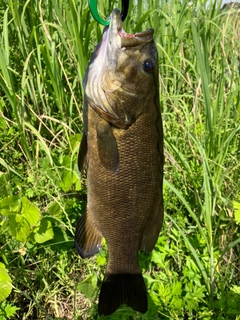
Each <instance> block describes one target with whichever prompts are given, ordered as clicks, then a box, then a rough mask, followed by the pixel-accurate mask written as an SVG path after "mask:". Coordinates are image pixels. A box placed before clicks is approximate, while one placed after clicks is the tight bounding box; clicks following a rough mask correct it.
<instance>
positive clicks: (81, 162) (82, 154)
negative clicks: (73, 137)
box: [78, 132, 87, 173]
mask: <svg viewBox="0 0 240 320" xmlns="http://www.w3.org/2000/svg"><path fill="white" fill-rule="evenodd" d="M86 162H87V136H86V133H85V132H83V136H82V140H81V143H80V147H79V152H78V169H79V171H80V172H81V173H82V172H83V168H84V166H85V165H86Z"/></svg>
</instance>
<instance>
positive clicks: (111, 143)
mask: <svg viewBox="0 0 240 320" xmlns="http://www.w3.org/2000/svg"><path fill="white" fill-rule="evenodd" d="M97 145H98V154H99V158H100V160H101V162H102V165H103V166H104V167H105V169H106V170H108V171H113V172H116V171H118V168H119V154H118V147H117V141H116V139H115V137H114V135H113V132H112V128H111V126H110V124H109V123H108V122H106V121H105V120H103V119H102V120H100V121H99V123H98V126H97Z"/></svg>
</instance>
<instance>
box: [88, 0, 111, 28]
mask: <svg viewBox="0 0 240 320" xmlns="http://www.w3.org/2000/svg"><path fill="white" fill-rule="evenodd" d="M88 5H89V8H90V11H91V13H92V16H93V18H94V19H95V20H96V21H97V22H98V23H100V24H102V25H103V26H109V24H110V20H103V19H102V18H101V17H100V16H99V14H98V9H97V0H88Z"/></svg>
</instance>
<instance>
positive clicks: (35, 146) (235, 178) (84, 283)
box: [0, 0, 240, 320]
mask: <svg viewBox="0 0 240 320" xmlns="http://www.w3.org/2000/svg"><path fill="white" fill-rule="evenodd" d="M116 6H119V7H120V5H119V3H118V2H117V1H99V11H100V12H101V13H102V15H104V14H105V15H108V14H109V13H110V12H111V10H112V8H113V7H116ZM219 6H220V4H216V3H211V4H209V5H208V6H207V5H206V3H205V2H204V1H194V2H193V3H188V2H187V1H185V0H183V1H181V2H179V1H177V0H170V1H168V2H165V1H163V0H160V1H155V0H150V1H140V0H139V1H133V0H132V1H130V11H129V16H128V18H127V19H126V21H125V23H124V25H125V26H124V28H125V30H126V31H127V32H136V31H142V30H145V29H147V28H149V27H154V29H155V41H156V44H157V48H158V51H159V77H160V95H161V107H162V113H163V121H164V132H165V156H166V164H165V181H164V199H165V223H164V228H163V230H162V232H161V234H160V236H159V239H158V242H157V244H156V246H155V249H154V250H153V252H152V254H151V255H150V256H149V255H146V254H144V253H140V254H139V261H140V265H141V268H142V270H143V272H144V279H145V281H146V284H147V288H148V292H149V311H148V312H147V313H146V314H145V315H141V314H137V313H135V312H134V311H132V310H131V309H128V308H126V307H124V306H123V307H122V308H121V309H119V310H118V311H117V312H116V313H115V314H114V315H113V316H111V319H116V320H117V319H236V320H237V319H240V312H239V304H240V286H239V283H240V272H239V268H240V261H239V256H240V247H239V242H240V205H239V203H240V192H239V181H240V179H239V172H240V168H239V166H240V165H239V159H240V139H239V136H240V97H239V95H240V78H239V56H238V53H239V43H240V42H239V40H238V39H237V37H238V36H239V32H238V30H239V25H238V22H237V18H238V16H237V14H236V13H235V14H234V13H233V14H231V12H230V13H229V12H227V13H226V12H220V7H219ZM236 31H237V32H236ZM101 32H102V27H101V26H99V25H98V24H97V23H96V22H95V21H93V19H92V17H91V15H90V13H89V8H88V5H87V1H86V0H84V1H74V0H69V1H64V0H58V1H51V0H45V1H42V0H39V1H34V0H27V1H22V0H18V1H12V0H2V1H1V3H0V150H1V153H0V154H1V155H0V191H1V192H0V226H1V228H0V261H1V262H0V288H1V290H0V319H89V318H90V319H97V304H96V302H97V297H98V293H99V288H100V284H101V280H102V278H103V273H104V269H105V266H106V259H107V250H106V246H104V249H103V250H102V251H101V252H100V253H99V254H98V255H97V256H96V257H94V258H91V259H88V260H81V258H80V257H79V256H78V255H77V253H76V251H75V249H74V248H73V235H74V228H75V225H76V220H77V219H78V217H79V216H80V215H81V213H82V211H83V210H84V207H85V205H86V188H85V180H84V179H82V180H81V179H80V177H79V173H78V170H77V168H76V158H77V152H78V147H79V142H80V140H81V131H82V121H81V119H82V118H81V117H82V97H83V91H82V78H83V75H84V72H85V70H86V67H87V64H88V61H89V58H90V56H91V53H92V51H93V49H94V47H95V46H96V43H97V42H98V41H99V40H100V38H101ZM106 319H108V317H106ZM109 319H110V318H109Z"/></svg>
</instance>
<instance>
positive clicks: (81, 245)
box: [75, 209, 102, 258]
mask: <svg viewBox="0 0 240 320" xmlns="http://www.w3.org/2000/svg"><path fill="white" fill-rule="evenodd" d="M75 247H76V249H77V251H78V253H79V255H80V256H81V257H82V258H88V257H91V256H93V255H94V254H95V253H98V251H99V250H100V249H101V247H102V235H101V233H100V232H99V231H98V229H97V228H96V227H95V225H94V222H93V221H92V218H91V215H90V213H89V212H88V209H87V210H86V211H85V212H84V213H83V215H82V216H81V217H80V219H79V220H78V223H77V228H76V232H75Z"/></svg>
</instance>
